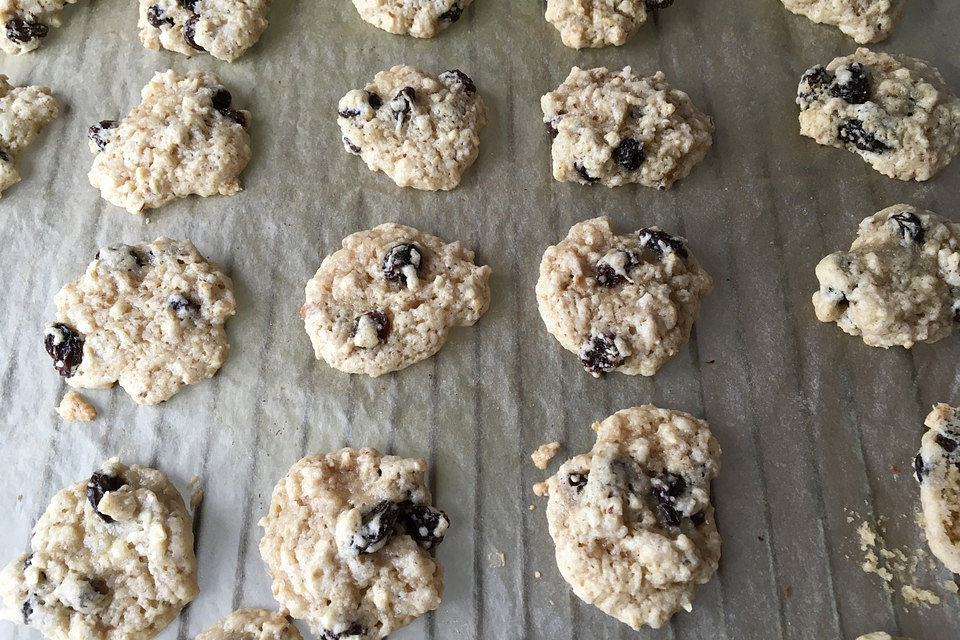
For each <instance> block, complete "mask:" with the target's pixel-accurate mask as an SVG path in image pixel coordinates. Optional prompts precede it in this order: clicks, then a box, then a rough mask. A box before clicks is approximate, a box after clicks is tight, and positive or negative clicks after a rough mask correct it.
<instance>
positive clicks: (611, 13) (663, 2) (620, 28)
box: [544, 0, 673, 49]
mask: <svg viewBox="0 0 960 640" xmlns="http://www.w3.org/2000/svg"><path fill="white" fill-rule="evenodd" d="M672 4H673V0H547V10H546V13H545V14H544V17H545V18H546V19H547V22H549V23H551V24H552V25H553V26H554V27H556V28H557V31H559V32H560V39H561V40H562V41H563V44H565V45H567V46H568V47H573V48H574V49H583V48H585V47H605V46H607V45H611V44H612V45H622V44H624V43H625V42H626V41H627V40H629V39H630V37H631V36H633V34H635V33H636V32H637V30H638V29H639V28H640V27H641V26H642V25H643V24H644V23H645V22H646V21H647V18H648V17H649V16H650V14H651V13H653V12H655V11H658V10H659V9H665V8H667V7H669V6H670V5H672Z"/></svg>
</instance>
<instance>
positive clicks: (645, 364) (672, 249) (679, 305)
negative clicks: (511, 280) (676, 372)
mask: <svg viewBox="0 0 960 640" xmlns="http://www.w3.org/2000/svg"><path fill="white" fill-rule="evenodd" d="M712 290H713V280H711V278H710V276H709V275H708V274H707V272H706V271H704V270H703V267H701V266H700V263H698V262H697V259H696V258H695V257H694V256H693V254H692V253H690V250H689V248H688V247H687V242H686V240H685V239H684V238H679V237H675V236H671V235H669V234H668V233H666V232H665V231H661V230H660V229H658V228H657V227H647V228H643V229H640V230H638V231H636V232H634V233H631V234H625V235H618V234H616V233H614V231H613V229H612V228H611V226H610V221H609V220H607V218H605V217H601V218H593V219H592V220H586V221H584V222H580V223H578V224H575V225H573V227H571V228H570V232H569V233H568V234H567V237H566V238H564V239H563V240H562V241H560V243H559V244H557V245H555V246H552V247H549V248H548V249H547V250H546V251H545V252H544V254H543V260H541V262H540V278H539V280H537V288H536V291H537V304H538V306H539V308H540V317H541V318H543V322H544V324H546V325H547V331H549V332H550V333H551V334H553V336H554V337H555V338H556V339H557V340H559V341H560V344H561V346H563V348H564V349H566V350H567V351H572V352H573V353H576V354H577V355H578V356H579V357H580V363H581V364H582V365H583V368H584V369H585V370H586V371H587V372H589V373H590V374H592V375H594V376H599V375H600V374H601V373H605V372H607V371H619V372H621V373H626V374H629V375H636V374H638V373H639V374H641V375H644V376H652V375H653V374H654V373H656V371H657V369H659V368H660V367H661V366H662V365H663V363H665V362H666V361H667V360H669V359H670V357H671V356H672V355H673V354H675V353H676V352H677V351H679V350H680V349H681V348H682V347H683V345H685V344H686V343H687V340H689V339H690V330H691V328H692V327H693V321H694V319H696V317H697V314H698V313H699V311H700V301H701V300H702V299H703V298H704V296H706V295H707V294H709V293H710V292H711V291H712Z"/></svg>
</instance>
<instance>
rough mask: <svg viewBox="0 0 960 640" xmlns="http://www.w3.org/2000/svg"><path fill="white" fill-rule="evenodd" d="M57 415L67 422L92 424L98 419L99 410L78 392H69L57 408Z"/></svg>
mask: <svg viewBox="0 0 960 640" xmlns="http://www.w3.org/2000/svg"><path fill="white" fill-rule="evenodd" d="M57 413H59V414H60V417H61V418H63V419H64V420H66V421H67V422H90V421H91V420H93V419H94V418H96V417H97V410H96V409H95V408H94V407H93V405H92V404H90V403H89V402H87V401H86V400H84V399H83V396H81V395H80V394H79V393H77V392H76V391H68V392H67V395H65V396H63V400H61V401H60V406H59V407H57Z"/></svg>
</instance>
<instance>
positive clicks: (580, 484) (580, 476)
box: [567, 473, 589, 493]
mask: <svg viewBox="0 0 960 640" xmlns="http://www.w3.org/2000/svg"><path fill="white" fill-rule="evenodd" d="M588 475H589V474H587V473H571V474H570V475H568V476H567V484H568V485H570V486H571V487H572V488H573V489H574V490H575V491H576V492H577V493H583V488H584V487H585V486H587V476H588Z"/></svg>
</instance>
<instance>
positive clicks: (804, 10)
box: [782, 0, 907, 44]
mask: <svg viewBox="0 0 960 640" xmlns="http://www.w3.org/2000/svg"><path fill="white" fill-rule="evenodd" d="M782 2H783V6H785V7H786V8H787V9H789V10H790V11H792V12H793V13H796V14H797V15H801V16H806V17H807V18H809V19H810V20H812V21H814V22H818V23H821V24H829V25H833V26H835V27H838V28H839V29H840V31H842V32H844V33H845V34H847V35H848V36H850V37H851V38H853V39H854V40H856V41H857V42H858V43H860V44H866V43H868V42H879V41H880V40H883V39H884V38H886V37H887V36H889V35H890V32H891V31H893V28H894V27H896V26H897V23H898V22H900V18H902V17H903V12H904V9H906V6H907V2H906V0H782Z"/></svg>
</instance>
